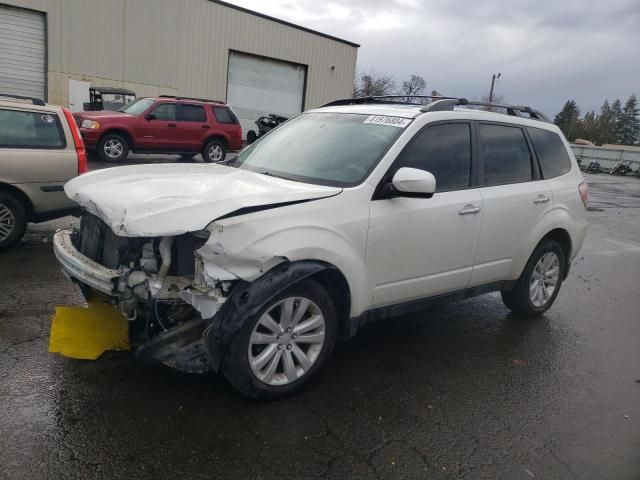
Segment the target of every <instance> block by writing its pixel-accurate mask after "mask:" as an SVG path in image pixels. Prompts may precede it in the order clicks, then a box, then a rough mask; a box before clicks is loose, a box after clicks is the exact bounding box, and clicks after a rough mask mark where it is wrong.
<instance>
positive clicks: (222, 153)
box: [202, 140, 227, 163]
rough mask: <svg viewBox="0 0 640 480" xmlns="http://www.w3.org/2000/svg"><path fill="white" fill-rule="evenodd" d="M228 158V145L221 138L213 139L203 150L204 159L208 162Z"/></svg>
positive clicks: (221, 160) (216, 161)
mask: <svg viewBox="0 0 640 480" xmlns="http://www.w3.org/2000/svg"><path fill="white" fill-rule="evenodd" d="M225 158H227V147H226V146H225V145H224V143H222V142H221V141H220V140H211V141H210V142H208V143H207V144H206V145H205V147H204V149H203V150H202V159H203V160H204V161H205V162H207V163H220V162H224V159H225Z"/></svg>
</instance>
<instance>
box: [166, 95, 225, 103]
mask: <svg viewBox="0 0 640 480" xmlns="http://www.w3.org/2000/svg"><path fill="white" fill-rule="evenodd" d="M160 98H174V99H176V100H195V101H196V102H209V103H220V104H223V105H224V102H221V101H220V100H209V99H207V98H194V97H177V96H175V95H160Z"/></svg>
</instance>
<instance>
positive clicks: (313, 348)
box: [222, 280, 337, 398]
mask: <svg viewBox="0 0 640 480" xmlns="http://www.w3.org/2000/svg"><path fill="white" fill-rule="evenodd" d="M336 331H337V318H336V313H335V308H334V306H333V303H332V301H331V298H330V297H329V295H328V294H327V292H326V291H325V290H324V288H323V287H322V286H320V285H319V284H318V283H316V282H314V281H312V280H306V281H303V282H300V283H299V284H296V285H294V286H292V287H291V288H289V289H288V290H287V291H285V292H284V293H282V294H281V295H278V296H277V297H275V298H274V299H272V300H271V301H269V303H268V304H267V305H266V307H265V308H263V309H262V311H261V312H259V313H258V314H257V315H256V316H255V317H254V318H252V319H250V320H249V321H248V322H246V323H245V325H243V327H242V328H241V329H240V330H239V331H238V333H236V335H235V336H234V337H233V339H232V340H231V342H230V344H229V347H228V349H227V355H226V356H225V359H224V363H223V366H222V372H223V374H224V376H225V377H226V379H227V380H228V381H229V383H231V384H232V385H233V386H234V387H235V388H236V389H237V390H239V391H240V393H242V394H243V395H245V396H247V397H250V398H277V397H282V396H285V395H289V394H292V393H294V392H296V391H298V390H300V389H301V388H302V387H303V386H304V385H305V384H307V383H308V382H309V381H310V380H312V379H313V377H314V376H315V375H316V373H317V372H318V370H319V369H320V368H321V367H322V365H323V364H324V363H325V362H326V360H327V359H328V358H329V356H330V355H331V352H332V351H333V346H334V344H335V340H336Z"/></svg>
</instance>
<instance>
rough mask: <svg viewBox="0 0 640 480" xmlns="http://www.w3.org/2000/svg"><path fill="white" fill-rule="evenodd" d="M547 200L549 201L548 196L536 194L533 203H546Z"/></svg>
mask: <svg viewBox="0 0 640 480" xmlns="http://www.w3.org/2000/svg"><path fill="white" fill-rule="evenodd" d="M548 201H549V197H547V196H546V195H538V196H537V197H536V198H535V199H534V200H533V203H547V202H548Z"/></svg>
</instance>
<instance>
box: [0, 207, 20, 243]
mask: <svg viewBox="0 0 640 480" xmlns="http://www.w3.org/2000/svg"><path fill="white" fill-rule="evenodd" d="M15 224H16V219H15V217H14V215H13V212H12V211H11V210H10V209H9V207H7V206H6V205H3V204H2V203H0V242H2V241H4V240H6V239H7V238H9V236H10V235H11V233H12V232H13V229H14V226H15Z"/></svg>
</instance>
